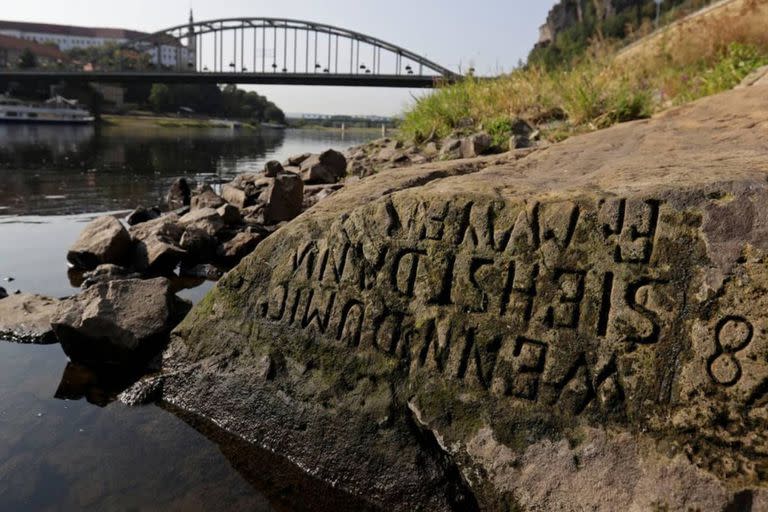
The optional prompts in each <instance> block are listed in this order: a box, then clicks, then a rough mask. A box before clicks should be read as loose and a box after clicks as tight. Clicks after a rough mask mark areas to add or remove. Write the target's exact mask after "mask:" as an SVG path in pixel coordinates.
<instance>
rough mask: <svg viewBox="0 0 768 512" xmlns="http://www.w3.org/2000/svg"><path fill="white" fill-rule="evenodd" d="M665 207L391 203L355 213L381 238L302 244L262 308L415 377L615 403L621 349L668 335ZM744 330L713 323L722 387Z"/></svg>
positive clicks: (619, 393)
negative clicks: (662, 242) (662, 233)
mask: <svg viewBox="0 0 768 512" xmlns="http://www.w3.org/2000/svg"><path fill="white" fill-rule="evenodd" d="M661 208H662V204H661V203H660V202H659V201H655V200H626V199H610V200H606V201H601V202H600V203H598V204H597V205H592V206H591V207H590V206H589V205H580V204H576V203H574V202H571V201H561V202H554V203H546V204H539V203H521V204H517V205H508V204H505V203H504V202H501V201H495V202H493V201H492V202H490V203H483V204H479V203H474V202H468V203H465V204H451V203H448V202H445V201H437V202H413V203H409V204H405V205H403V204H394V203H392V202H387V203H386V204H384V205H383V206H382V207H380V209H379V210H377V212H380V213H378V215H379V219H380V220H377V219H375V218H372V217H373V215H370V216H369V217H365V218H363V219H361V220H360V223H366V222H367V223H372V224H371V225H379V226H380V231H379V232H378V233H370V232H369V231H366V230H358V231H357V232H355V230H354V229H352V228H350V229H349V230H347V229H336V230H332V233H333V235H332V236H329V238H328V239H325V240H315V241H312V242H309V243H307V244H304V245H302V246H300V247H298V248H297V250H296V251H295V253H294V255H293V258H292V260H291V261H290V269H289V271H288V272H285V273H283V274H282V275H280V276H279V277H278V278H277V280H276V281H275V282H273V284H272V289H271V290H269V293H267V294H266V295H265V299H264V300H263V301H262V302H261V303H260V308H259V311H260V314H261V316H262V318H263V319H265V320H266V321H270V322H274V323H276V324H281V325H286V326H290V327H292V328H296V329H300V330H303V331H307V333H308V334H311V335H315V336H317V337H318V339H319V340H322V341H324V342H329V343H336V344H338V345H339V346H344V347H349V348H353V349H358V350H369V349H373V350H377V351H379V352H381V353H383V354H385V355H387V356H388V357H392V358H396V359H397V360H398V361H401V362H402V363H403V364H405V365H407V368H408V369H409V372H411V373H413V372H437V373H440V374H442V375H444V376H445V377H446V378H448V379H450V380H452V381H455V382H459V383H462V384H463V385H466V386H471V387H477V388H479V389H482V390H485V391H487V392H489V393H493V394H495V395H497V396H499V397H503V398H506V399H510V400H516V401H520V402H528V403H539V404H542V405H549V406H553V405H557V406H558V408H559V409H562V410H563V411H565V412H567V413H570V414H577V415H578V414H581V413H583V412H584V411H586V410H588V409H589V408H591V407H599V408H602V409H611V410H613V409H615V408H617V407H619V406H620V405H621V403H622V402H623V400H624V398H625V395H626V393H625V390H624V383H623V382H624V378H623V377H622V371H623V369H622V364H623V363H621V358H620V357H619V356H618V354H620V353H630V352H633V351H635V350H638V347H644V346H651V345H655V344H657V343H659V342H660V341H661V340H662V337H663V324H664V321H663V319H662V315H663V314H667V313H669V312H668V311H666V310H665V308H662V307H660V306H659V303H660V301H661V300H662V299H660V297H661V298H663V297H664V296H665V294H666V293H673V292H674V290H672V291H669V290H668V289H669V288H670V280H669V278H668V277H667V276H665V275H664V274H663V272H662V271H660V270H658V269H657V268H656V267H655V261H654V255H655V253H656V251H655V247H656V244H657V238H658V234H659V229H660V226H659V224H660V218H661ZM364 215H365V214H364ZM377 222H378V224H376V223H377ZM366 225H367V224H366ZM747 325H749V324H748V323H747V322H746V321H745V320H742V319H736V318H729V319H727V320H726V321H724V323H723V324H722V325H720V326H719V327H718V331H717V342H716V353H715V354H714V355H713V356H712V358H711V359H710V361H709V371H710V375H711V376H712V378H713V379H714V380H715V381H716V382H717V383H719V384H721V385H723V386H731V385H733V384H735V383H736V382H737V381H738V379H739V378H740V372H741V368H740V366H739V363H738V359H737V353H738V352H739V351H741V350H743V349H744V347H746V346H747V345H748V344H749V342H750V340H751V336H752V334H751V330H750V329H748V328H747V327H746V326H747ZM742 331H743V332H742ZM734 340H735V341H734Z"/></svg>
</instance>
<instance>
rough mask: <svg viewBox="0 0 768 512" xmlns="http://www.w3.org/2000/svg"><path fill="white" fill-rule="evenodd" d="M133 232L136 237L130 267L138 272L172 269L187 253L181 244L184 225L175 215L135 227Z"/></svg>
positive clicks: (131, 232)
mask: <svg viewBox="0 0 768 512" xmlns="http://www.w3.org/2000/svg"><path fill="white" fill-rule="evenodd" d="M130 234H131V237H132V238H133V240H134V245H133V254H132V256H131V262H132V265H131V266H132V268H135V269H137V270H139V271H142V272H167V271H169V270H173V269H174V268H175V267H176V265H178V264H179V262H180V261H181V259H182V258H183V257H184V256H185V255H186V254H187V253H186V251H184V250H183V249H182V248H181V247H180V246H179V244H180V242H181V237H182V236H183V234H184V227H183V226H181V225H180V224H179V217H178V216H177V215H176V214H173V213H172V214H169V215H165V216H163V217H160V218H159V219H155V220H152V221H149V222H144V223H141V224H138V225H136V226H133V227H132V228H131V230H130Z"/></svg>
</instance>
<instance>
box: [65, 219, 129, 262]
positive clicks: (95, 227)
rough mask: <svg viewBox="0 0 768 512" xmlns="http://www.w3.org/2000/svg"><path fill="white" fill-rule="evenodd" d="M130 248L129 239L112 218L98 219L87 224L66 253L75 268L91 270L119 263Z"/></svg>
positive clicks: (126, 233) (123, 228) (119, 224)
mask: <svg viewBox="0 0 768 512" xmlns="http://www.w3.org/2000/svg"><path fill="white" fill-rule="evenodd" d="M130 246H131V237H130V235H129V234H128V231H127V230H126V229H125V227H124V226H123V225H122V224H121V223H120V221H119V220H117V219H116V218H114V217H110V216H105V217H99V218H98V219H95V220H93V221H91V222H89V223H88V225H87V226H86V227H85V229H84V230H83V231H82V233H80V237H79V238H78V239H77V241H76V242H75V244H74V245H73V246H72V247H71V248H70V249H69V252H68V253H67V261H69V263H70V264H72V265H73V266H74V267H75V268H78V269H82V270H92V269H94V268H96V267H97V266H99V265H101V264H104V263H121V262H122V261H123V260H124V259H125V256H126V254H127V252H128V249H129V248H130Z"/></svg>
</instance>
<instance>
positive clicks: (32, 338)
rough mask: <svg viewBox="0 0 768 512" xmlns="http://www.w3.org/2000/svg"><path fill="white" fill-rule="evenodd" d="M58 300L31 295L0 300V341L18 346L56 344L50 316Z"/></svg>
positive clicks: (19, 294)
mask: <svg viewBox="0 0 768 512" xmlns="http://www.w3.org/2000/svg"><path fill="white" fill-rule="evenodd" d="M57 306H58V301H57V300H55V299H51V298H48V297H43V296H40V295H31V294H26V293H25V294H22V293H18V294H14V295H11V296H10V297H6V298H3V299H2V300H0V340H7V341H15V342H18V343H34V344H49V343H56V336H54V334H53V329H51V317H52V316H53V315H54V313H55V312H56V308H57Z"/></svg>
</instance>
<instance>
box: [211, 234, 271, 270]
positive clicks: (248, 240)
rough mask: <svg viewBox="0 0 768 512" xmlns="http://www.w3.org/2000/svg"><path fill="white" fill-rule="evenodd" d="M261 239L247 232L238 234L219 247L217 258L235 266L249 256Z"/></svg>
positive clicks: (259, 236)
mask: <svg viewBox="0 0 768 512" xmlns="http://www.w3.org/2000/svg"><path fill="white" fill-rule="evenodd" d="M262 239H263V237H262V236H261V235H258V234H254V233H249V232H242V233H238V234H237V235H235V236H234V238H232V239H231V240H229V241H228V242H226V243H224V244H222V245H221V247H220V248H219V251H218V257H219V259H220V260H221V261H223V262H225V263H227V264H229V265H235V264H237V263H238V262H239V261H240V260H242V259H243V258H245V257H246V256H248V255H249V254H251V253H252V252H253V250H254V249H255V248H256V246H257V245H259V242H261V240H262Z"/></svg>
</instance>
